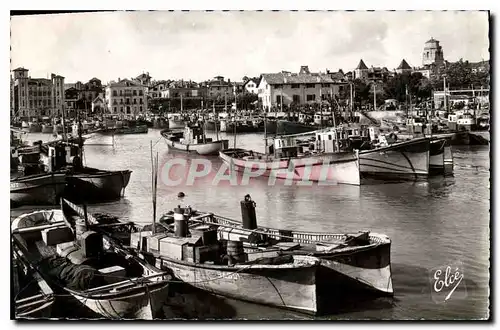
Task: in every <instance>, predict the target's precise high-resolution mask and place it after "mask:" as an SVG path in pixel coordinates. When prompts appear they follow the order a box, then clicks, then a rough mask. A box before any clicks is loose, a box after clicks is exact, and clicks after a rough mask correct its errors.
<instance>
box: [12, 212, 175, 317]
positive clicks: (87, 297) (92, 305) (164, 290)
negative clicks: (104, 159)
mask: <svg viewBox="0 0 500 330" xmlns="http://www.w3.org/2000/svg"><path fill="white" fill-rule="evenodd" d="M80 211H81V210H80ZM82 212H83V211H82ZM65 219H66V216H65V214H64V213H63V211H62V210H58V209H57V210H44V211H35V212H32V213H27V214H23V215H21V216H19V217H18V218H16V219H15V220H14V221H13V222H12V231H13V237H14V244H15V246H16V247H18V249H19V250H21V251H22V252H23V253H25V254H26V259H27V261H28V262H29V263H31V264H33V263H36V264H39V262H40V259H39V258H40V256H37V255H36V254H32V253H31V252H30V250H29V248H28V247H27V245H26V242H25V241H24V240H25V239H26V237H33V236H35V237H36V236H37V235H40V232H36V231H34V232H32V233H29V234H23V235H28V236H24V237H25V238H24V239H23V238H21V237H18V236H19V235H20V234H19V233H18V232H16V231H17V230H19V229H21V230H22V229H29V227H31V226H38V225H46V224H49V225H50V224H53V225H57V224H61V225H63V223H64V222H66V221H67V220H65ZM105 244H106V243H105ZM107 244H110V243H109V241H108V243H107ZM54 253H55V252H54ZM122 253H123V251H122ZM57 254H59V252H57ZM129 256H131V257H132V255H129ZM130 260H131V262H133V261H135V260H140V259H139V258H137V257H132V258H131V259H130ZM136 262H137V261H136ZM142 263H143V264H145V262H144V261H142ZM43 269H44V268H43V267H38V268H37V272H38V273H39V274H40V276H42V277H43V278H44V279H46V280H51V279H52V282H53V277H51V275H50V274H47V273H46V272H44V270H43ZM147 269H148V270H147V273H146V274H145V275H146V276H145V277H138V278H134V279H126V280H124V281H122V282H117V283H112V284H108V285H104V286H103V287H97V288H90V289H89V290H84V291H75V290H72V289H69V288H67V287H61V289H62V290H63V291H65V292H66V293H67V294H69V295H71V296H73V297H74V298H76V299H77V300H78V301H79V302H81V303H82V304H83V305H84V306H86V307H88V308H89V309H91V310H92V311H94V312H96V313H98V314H100V315H102V316H104V317H106V318H112V319H137V318H140V319H152V318H155V317H157V316H158V312H159V311H160V310H161V309H162V306H163V303H164V302H165V301H166V299H167V298H168V284H169V282H168V281H167V278H168V279H169V278H170V275H168V274H166V273H163V272H160V271H159V270H158V269H156V268H154V267H151V266H147Z"/></svg>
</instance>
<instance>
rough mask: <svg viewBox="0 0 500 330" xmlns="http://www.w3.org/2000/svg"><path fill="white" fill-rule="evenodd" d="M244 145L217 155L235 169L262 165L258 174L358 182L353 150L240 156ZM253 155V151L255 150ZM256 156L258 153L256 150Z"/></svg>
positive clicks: (331, 181) (298, 179)
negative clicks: (283, 156) (271, 157)
mask: <svg viewBox="0 0 500 330" xmlns="http://www.w3.org/2000/svg"><path fill="white" fill-rule="evenodd" d="M242 152H244V153H247V152H250V151H248V150H244V149H227V150H223V151H221V152H219V157H220V158H221V159H222V160H223V161H224V163H226V164H227V165H228V166H229V167H230V168H231V169H234V170H236V171H240V172H241V171H247V172H249V171H256V170H257V169H262V168H265V172H264V173H263V174H262V175H263V176H266V177H276V178H277V179H282V180H287V179H288V180H293V181H312V182H324V183H328V184H352V185H359V184H360V175H359V161H358V157H357V154H356V152H340V153H333V154H323V155H317V156H308V157H296V158H290V159H278V160H267V161H266V159H265V158H264V157H265V156H263V155H262V156H263V158H261V159H258V157H254V158H253V159H242V158H239V157H237V155H238V154H239V153H242ZM255 155H257V153H255ZM259 156H260V154H259Z"/></svg>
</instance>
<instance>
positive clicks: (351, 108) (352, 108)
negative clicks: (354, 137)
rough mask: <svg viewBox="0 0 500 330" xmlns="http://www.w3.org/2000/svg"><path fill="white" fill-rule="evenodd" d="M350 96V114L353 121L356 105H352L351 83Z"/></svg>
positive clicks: (350, 87) (350, 84)
mask: <svg viewBox="0 0 500 330" xmlns="http://www.w3.org/2000/svg"><path fill="white" fill-rule="evenodd" d="M349 96H350V100H349V109H350V114H349V117H350V119H351V120H352V118H353V117H354V114H353V112H354V105H353V104H352V102H353V101H352V99H353V97H352V83H349Z"/></svg>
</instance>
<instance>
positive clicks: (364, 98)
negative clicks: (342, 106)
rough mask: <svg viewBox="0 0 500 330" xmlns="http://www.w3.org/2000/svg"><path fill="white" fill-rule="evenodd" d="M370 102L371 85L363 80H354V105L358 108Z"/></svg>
mask: <svg viewBox="0 0 500 330" xmlns="http://www.w3.org/2000/svg"><path fill="white" fill-rule="evenodd" d="M369 100H370V85H368V84H366V83H365V82H364V81H363V80H361V79H355V80H354V104H358V107H360V106H361V105H363V104H364V103H366V102H369Z"/></svg>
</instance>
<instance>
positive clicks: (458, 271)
mask: <svg viewBox="0 0 500 330" xmlns="http://www.w3.org/2000/svg"><path fill="white" fill-rule="evenodd" d="M429 280H430V285H431V296H432V300H434V302H435V303H438V304H441V303H445V302H447V301H449V300H451V299H454V300H456V299H465V298H467V287H466V285H465V275H464V267H463V264H462V262H460V261H456V262H453V263H449V264H445V265H442V266H440V267H436V268H433V269H431V270H430V271H429Z"/></svg>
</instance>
